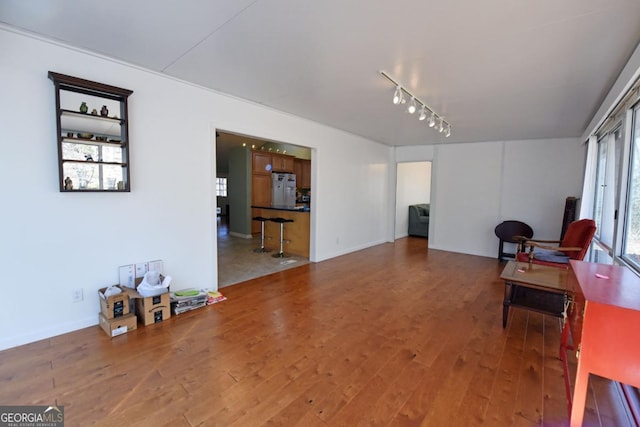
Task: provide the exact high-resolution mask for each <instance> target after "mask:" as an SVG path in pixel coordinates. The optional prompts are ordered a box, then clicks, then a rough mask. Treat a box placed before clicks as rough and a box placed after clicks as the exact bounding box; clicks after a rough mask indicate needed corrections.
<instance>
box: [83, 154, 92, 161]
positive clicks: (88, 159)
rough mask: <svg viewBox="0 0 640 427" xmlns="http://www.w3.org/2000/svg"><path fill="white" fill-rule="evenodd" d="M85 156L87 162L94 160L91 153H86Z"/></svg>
mask: <svg viewBox="0 0 640 427" xmlns="http://www.w3.org/2000/svg"><path fill="white" fill-rule="evenodd" d="M84 158H85V160H86V161H87V162H93V157H92V156H91V154H85V155H84Z"/></svg>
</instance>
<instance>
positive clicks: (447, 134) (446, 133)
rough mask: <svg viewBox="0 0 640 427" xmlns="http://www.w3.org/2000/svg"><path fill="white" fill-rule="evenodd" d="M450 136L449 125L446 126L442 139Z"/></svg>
mask: <svg viewBox="0 0 640 427" xmlns="http://www.w3.org/2000/svg"><path fill="white" fill-rule="evenodd" d="M450 136H451V125H450V124H447V128H446V129H445V131H444V137H445V138H449V137H450Z"/></svg>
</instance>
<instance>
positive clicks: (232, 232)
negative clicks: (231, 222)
mask: <svg viewBox="0 0 640 427" xmlns="http://www.w3.org/2000/svg"><path fill="white" fill-rule="evenodd" d="M229 234H230V235H232V236H236V237H242V238H243V239H253V236H252V235H251V234H242V233H236V232H235V231H230V232H229Z"/></svg>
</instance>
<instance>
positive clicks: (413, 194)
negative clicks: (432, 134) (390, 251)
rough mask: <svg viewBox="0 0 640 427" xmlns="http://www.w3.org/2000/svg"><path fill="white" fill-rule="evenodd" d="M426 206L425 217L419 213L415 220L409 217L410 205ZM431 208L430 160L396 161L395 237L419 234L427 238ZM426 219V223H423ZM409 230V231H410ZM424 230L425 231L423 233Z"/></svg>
mask: <svg viewBox="0 0 640 427" xmlns="http://www.w3.org/2000/svg"><path fill="white" fill-rule="evenodd" d="M416 205H418V206H420V210H421V211H422V212H420V213H422V214H424V211H423V205H426V206H427V210H426V213H427V215H426V217H427V218H426V219H425V218H424V216H425V215H421V218H419V219H418V220H417V221H418V223H415V222H412V223H410V221H416V220H415V219H414V218H413V216H412V218H411V219H410V209H412V208H410V206H416ZM430 208H431V162H430V161H424V162H406V163H398V164H397V170H396V221H395V239H399V238H402V237H406V236H409V235H414V236H421V237H425V238H427V239H428V230H429V222H428V221H429V220H428V218H429V213H430ZM425 221H426V223H425ZM410 230H411V232H410ZM425 231H426V233H425Z"/></svg>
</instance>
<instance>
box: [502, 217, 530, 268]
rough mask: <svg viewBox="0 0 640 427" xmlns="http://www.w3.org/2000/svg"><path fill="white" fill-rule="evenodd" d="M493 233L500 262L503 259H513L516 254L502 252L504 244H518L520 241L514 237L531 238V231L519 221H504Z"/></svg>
mask: <svg viewBox="0 0 640 427" xmlns="http://www.w3.org/2000/svg"><path fill="white" fill-rule="evenodd" d="M494 231H495V233H496V236H497V237H498V239H500V243H499V244H498V259H499V260H500V261H502V260H503V259H504V258H515V257H516V254H511V253H505V252H504V242H509V243H520V239H516V238H515V237H519V236H524V237H527V238H529V239H530V238H532V237H533V229H532V228H531V227H529V226H528V225H527V224H525V223H524V222H521V221H504V222H501V223H500V224H498V225H497V226H496V228H495V230H494Z"/></svg>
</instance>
